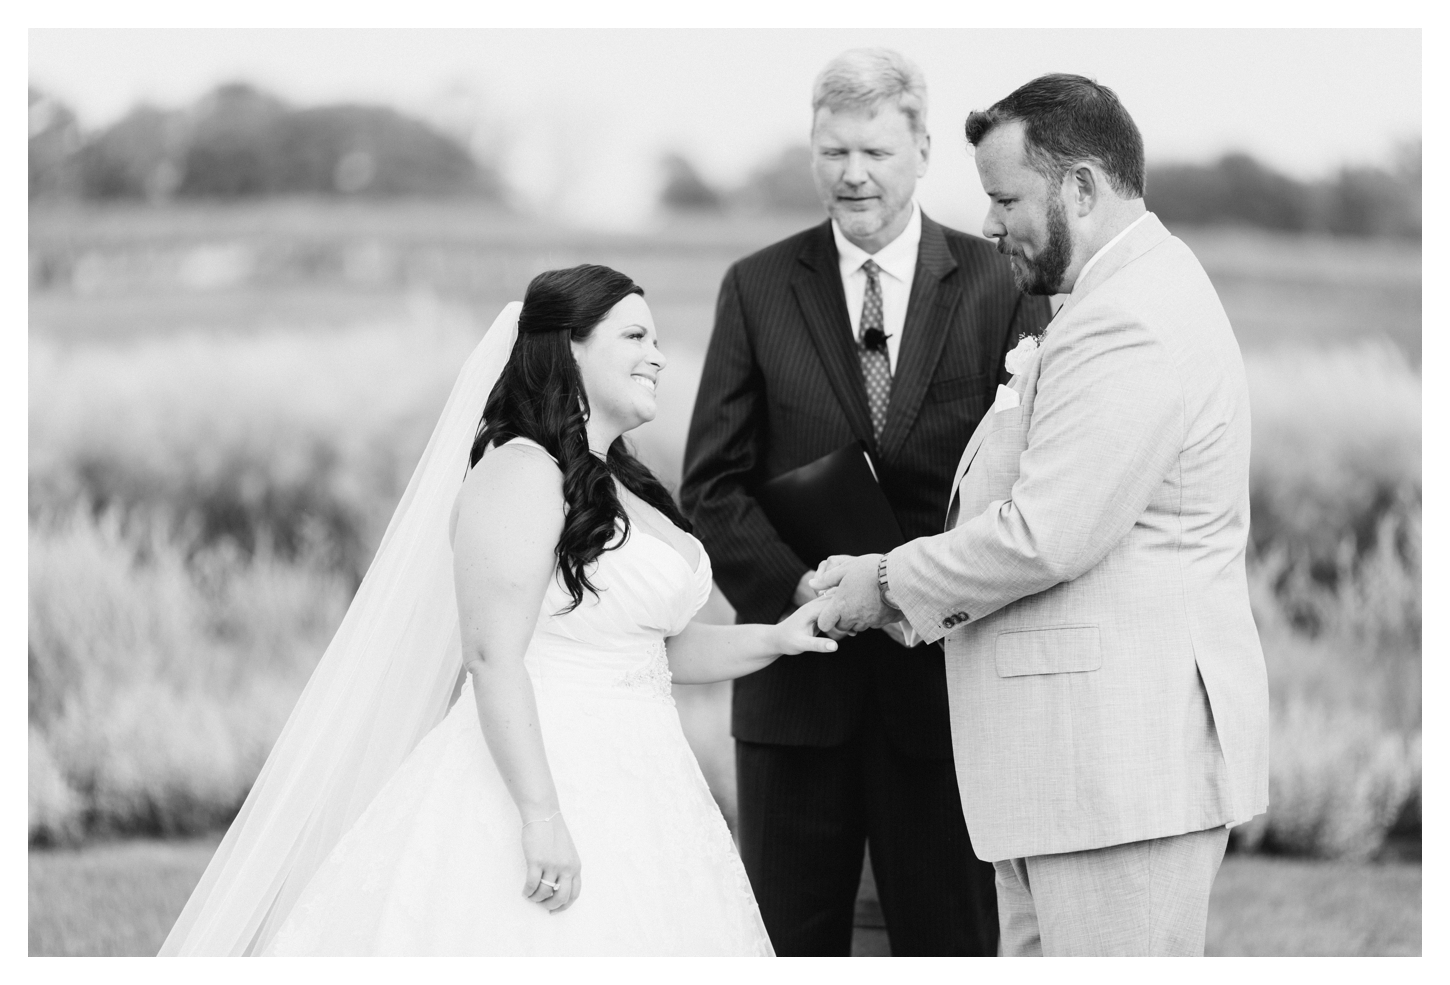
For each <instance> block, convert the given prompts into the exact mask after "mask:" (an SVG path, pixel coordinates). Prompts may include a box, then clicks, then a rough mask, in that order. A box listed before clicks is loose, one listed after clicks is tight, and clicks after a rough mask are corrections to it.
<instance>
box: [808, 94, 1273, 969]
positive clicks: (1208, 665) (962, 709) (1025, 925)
mask: <svg viewBox="0 0 1450 985" xmlns="http://www.w3.org/2000/svg"><path fill="white" fill-rule="evenodd" d="M966 131H967V139H968V141H970V142H971V143H972V144H973V146H975V148H976V163H977V171H978V174H979V175H980V177H981V180H982V186H983V188H984V189H985V190H986V192H987V195H988V197H989V198H990V199H991V206H990V211H989V213H988V217H987V220H986V224H985V226H984V230H983V231H984V233H985V234H986V235H987V236H989V237H991V238H993V239H996V240H997V245H998V249H999V250H1000V251H1001V252H1003V253H1006V254H1007V255H1008V256H1010V257H1011V260H1012V266H1013V270H1014V275H1015V277H1016V280H1017V283H1018V286H1019V287H1020V288H1021V289H1022V290H1024V291H1026V292H1028V293H1031V294H1056V293H1069V292H1070V296H1069V298H1068V299H1067V301H1066V302H1065V304H1064V305H1063V307H1062V309H1061V310H1060V311H1059V312H1058V314H1057V316H1056V318H1055V319H1054V320H1053V322H1052V324H1051V325H1049V326H1048V329H1047V331H1046V333H1045V334H1044V336H1043V340H1042V344H1041V346H1040V348H1035V347H1033V346H1031V345H1028V344H1024V345H1023V346H1021V347H1020V348H1019V349H1018V350H1017V351H1016V352H1015V353H1013V354H1011V355H1010V356H1009V360H1008V366H1009V369H1011V370H1012V371H1013V372H1014V373H1015V375H1014V376H1013V378H1012V381H1011V384H1010V386H1004V387H1000V388H999V390H998V393H997V399H996V401H995V402H994V404H993V405H992V407H991V409H990V410H989V412H988V413H987V415H986V417H985V418H984V419H983V421H982V423H981V424H980V425H979V426H978V427H977V430H976V432H975V433H974V434H973V435H972V438H971V441H969V442H968V443H967V447H966V451H965V452H964V453H963V455H962V458H961V461H960V463H959V464H958V466H957V472H956V478H955V479H954V480H953V483H952V505H951V506H950V508H949V510H948V516H947V524H946V532H945V533H942V534H938V535H936V536H931V537H922V538H919V539H917V540H914V541H911V542H909V543H907V544H905V545H903V546H902V547H899V548H897V549H896V550H893V551H891V552H890V553H889V554H887V555H885V556H884V557H883V556H881V555H873V556H867V557H861V558H855V559H832V560H831V561H830V562H828V565H835V566H834V567H830V568H829V570H827V571H824V572H823V573H822V575H820V576H819V577H818V578H817V579H816V581H815V582H814V584H815V585H816V587H817V588H819V589H822V590H827V589H830V588H832V587H834V588H835V597H834V599H833V601H832V603H831V605H829V606H828V607H827V609H826V611H825V612H824V613H823V614H822V616H821V618H820V620H819V622H820V626H821V628H822V629H823V630H827V631H834V632H840V631H846V632H850V631H858V630H861V629H864V628H867V627H873V626H883V625H886V624H888V623H892V622H893V621H899V622H900V623H901V624H902V625H903V626H904V627H905V629H906V633H907V637H908V639H909V640H910V639H911V638H913V637H914V638H917V639H920V640H924V641H926V642H928V643H930V642H934V641H936V640H942V639H944V640H945V646H946V670H947V690H948V697H949V701H950V705H951V726H952V740H953V744H954V746H955V750H956V766H957V777H958V785H959V787H960V789H961V793H962V808H963V812H964V813H965V815H966V819H967V828H968V830H969V831H970V832H971V836H972V845H973V847H974V848H975V849H976V852H977V854H978V855H979V856H980V857H981V858H983V859H986V860H989V861H991V862H992V863H993V864H994V865H995V866H996V871H997V899H998V912H999V916H1000V919H1001V923H1002V948H1003V952H1004V953H1005V954H1009V955H1025V954H1059V955H1062V954H1202V953H1203V940H1204V931H1205V923H1206V919H1207V909H1208V896H1209V890H1210V888H1211V887H1212V884H1213V879H1214V876H1215V874H1216V873H1217V871H1218V866H1219V863H1220V862H1221V861H1222V858H1223V853H1224V847H1225V844H1226V842H1227V840H1228V828H1227V826H1228V825H1232V824H1237V823H1240V822H1242V821H1246V820H1248V819H1249V818H1251V817H1253V816H1254V815H1255V814H1258V813H1260V812H1262V811H1264V810H1265V809H1266V807H1267V800H1268V704H1269V702H1268V688H1267V683H1266V678H1265V672H1264V660H1263V655H1262V653H1261V652H1260V649H1259V639H1258V635H1257V633H1256V631H1255V628H1254V622H1253V617H1252V615H1251V614H1250V611H1249V600H1248V590H1247V584H1246V581H1245V574H1244V550H1245V542H1246V538H1247V534H1248V525H1249V494H1248V470H1249V407H1248V393H1247V388H1246V384H1245V380H1244V370H1243V362H1242V359H1241V357H1240V355H1239V350H1238V345H1237V343H1236V342H1235V340H1234V336H1233V331H1232V329H1231V328H1230V327H1229V323H1228V319H1227V318H1226V317H1225V315H1224V311H1223V308H1222V306H1221V305H1220V304H1219V301H1218V296H1217V295H1216V294H1215V293H1214V289H1213V287H1212V285H1211V284H1210V283H1209V280H1208V277H1207V276H1206V275H1205V273H1204V271H1203V268H1202V267H1201V266H1200V265H1199V263H1198V261H1197V260H1196V259H1195V258H1194V256H1193V254H1192V253H1191V252H1190V251H1189V249H1188V247H1186V246H1184V245H1183V243H1182V242H1181V241H1180V240H1178V239H1176V238H1174V237H1173V236H1171V235H1170V234H1169V232H1168V230H1167V229H1165V228H1164V227H1163V224H1162V223H1161V222H1159V221H1158V219H1157V217H1156V216H1154V215H1153V214H1152V213H1151V212H1148V211H1147V210H1146V209H1145V207H1144V203H1143V179H1144V165H1143V141H1142V137H1141V135H1140V134H1139V132H1138V128H1137V126H1136V125H1135V124H1134V123H1133V120H1132V118H1131V117H1129V115H1128V113H1127V111H1126V110H1125V109H1124V108H1123V106H1122V104H1121V103H1119V101H1118V99H1117V97H1116V96H1115V95H1114V93H1113V92H1112V90H1110V89H1108V88H1107V87H1106V86H1101V85H1098V84H1096V83H1094V82H1092V81H1090V80H1088V79H1085V78H1082V77H1080V76H1075V75H1046V76H1043V77H1041V78H1038V79H1035V80H1033V81H1032V82H1029V83H1027V84H1026V85H1024V86H1023V87H1022V88H1020V89H1018V90H1017V91H1016V92H1014V93H1012V94H1011V95H1010V96H1008V97H1007V98H1006V99H1003V100H1002V101H1001V102H999V103H997V104H996V105H995V106H993V107H992V108H991V109H988V110H986V111H980V112H974V113H972V114H971V115H970V116H969V117H968V118H967V126H966ZM823 567H825V566H823Z"/></svg>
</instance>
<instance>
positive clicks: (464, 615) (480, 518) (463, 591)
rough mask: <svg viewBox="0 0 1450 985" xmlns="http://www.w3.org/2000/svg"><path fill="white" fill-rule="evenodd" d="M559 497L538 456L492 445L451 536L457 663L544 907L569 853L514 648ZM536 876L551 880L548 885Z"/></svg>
mask: <svg viewBox="0 0 1450 985" xmlns="http://www.w3.org/2000/svg"><path fill="white" fill-rule="evenodd" d="M563 502H564V498H563V485H562V477H561V476H560V474H559V470H558V467H557V466H555V465H554V463H553V461H552V460H550V459H549V457H548V456H547V455H545V454H544V453H542V452H540V451H539V450H537V449H533V448H528V447H516V446H505V447H501V448H497V449H494V450H492V451H490V452H489V453H488V454H487V455H485V456H484V458H483V460H482V461H480V462H479V464H478V465H477V466H476V467H475V468H474V469H473V470H472V471H471V472H470V473H469V475H468V478H467V479H466V480H465V481H464V484H463V490H462V492H461V493H459V497H458V507H457V514H456V517H455V527H454V535H453V574H454V583H455V586H456V590H457V592H458V616H459V629H460V632H461V635H462V639H463V662H464V666H466V667H467V668H468V670H469V672H470V674H471V675H472V677H473V694H474V699H475V700H476V701H477V703H478V720H479V723H480V724H481V725H482V727H483V737H484V740H485V741H486V742H487V743H488V750H489V752H490V753H491V754H492V756H493V760H494V762H495V763H496V764H497V765H498V771H499V773H500V774H501V775H502V776H503V780H504V783H505V784H506V785H507V786H508V791H509V794H510V795H511V796H512V797H513V799H514V803H515V804H516V805H517V806H518V809H519V819H520V822H521V823H522V824H523V825H524V827H523V835H522V836H523V842H524V855H525V858H526V859H527V861H528V863H529V869H528V875H527V877H526V884H525V887H524V893H525V895H527V896H529V898H530V899H532V900H534V901H535V902H542V903H544V905H545V906H546V907H548V908H549V909H551V910H553V909H560V908H563V907H566V906H568V904H569V903H571V902H573V899H574V897H575V896H577V895H578V871H579V858H578V854H577V853H576V852H575V851H574V846H573V842H572V841H571V840H570V838H569V834H568V828H567V827H566V826H565V825H564V819H563V818H562V817H561V816H556V815H558V811H559V797H558V793H557V792H556V791H555V789H554V778H553V775H552V774H551V773H550V771H549V761H548V758H547V757H546V756H545V754H544V743H543V739H542V737H541V734H540V730H539V713H538V709H537V706H536V705H535V703H534V689H533V685H532V684H531V683H530V681H529V675H528V671H527V670H526V669H525V668H524V651H525V650H527V649H528V645H529V640H530V639H531V638H532V637H533V634H534V626H535V623H536V622H537V621H538V614H539V607H540V606H541V605H542V604H543V600H544V593H545V591H546V590H547V589H548V586H549V580H550V579H551V578H552V577H553V573H554V564H555V560H554V545H555V544H556V543H558V540H559V533H560V531H561V530H562V529H563V526H564V510H563ZM545 819H548V820H545ZM535 822H537V823H535ZM543 879H547V880H549V881H550V882H557V883H559V888H558V889H557V890H553V891H551V889H550V888H549V887H548V886H545V885H544V884H543V882H542V880H543Z"/></svg>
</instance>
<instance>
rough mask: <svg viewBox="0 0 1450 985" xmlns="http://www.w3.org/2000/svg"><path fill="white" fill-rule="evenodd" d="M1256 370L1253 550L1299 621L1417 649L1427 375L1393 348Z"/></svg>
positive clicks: (1328, 353) (1291, 352)
mask: <svg viewBox="0 0 1450 985" xmlns="http://www.w3.org/2000/svg"><path fill="white" fill-rule="evenodd" d="M1246 368H1247V371H1248V374H1249V385H1250V389H1251V392H1252V395H1253V399H1252V412H1253V459H1252V468H1251V497H1252V517H1253V527H1252V545H1253V548H1254V550H1255V552H1256V554H1257V556H1258V559H1259V560H1260V561H1261V562H1262V563H1263V564H1264V565H1265V566H1267V567H1268V568H1269V569H1270V570H1272V571H1273V576H1274V589H1275V593H1276V595H1277V596H1278V597H1279V599H1280V601H1281V603H1282V604H1283V605H1284V606H1285V608H1286V610H1287V612H1288V614H1289V615H1290V617H1291V619H1292V621H1293V623H1294V625H1295V626H1297V627H1298V628H1301V629H1304V630H1306V631H1308V632H1310V633H1318V632H1320V631H1322V630H1325V629H1333V628H1335V627H1336V625H1339V628H1343V629H1345V630H1346V631H1350V632H1359V631H1372V632H1373V633H1375V634H1378V635H1383V636H1387V637H1389V638H1393V637H1394V636H1395V635H1396V634H1401V635H1403V636H1404V637H1405V638H1413V639H1414V640H1415V641H1416V642H1418V638H1419V632H1420V604H1419V599H1420V586H1419V570H1420V555H1419V551H1420V503H1421V483H1420V441H1421V414H1420V405H1421V389H1422V386H1421V380H1420V375H1419V373H1417V372H1416V371H1415V370H1414V369H1412V368H1411V367H1410V366H1409V364H1408V362H1407V361H1406V359H1405V357H1404V355H1403V354H1402V353H1401V352H1400V351H1399V350H1398V349H1396V348H1394V347H1393V346H1392V345H1390V344H1389V343H1387V342H1371V343H1365V344H1361V345H1358V346H1353V347H1344V348H1338V349H1326V350H1321V351H1317V352H1309V351H1305V350H1299V349H1286V350H1280V351H1278V352H1270V353H1263V354H1256V355H1255V356H1254V357H1253V358H1251V359H1249V360H1248V361H1247V367H1246ZM1341 624H1342V625H1341Z"/></svg>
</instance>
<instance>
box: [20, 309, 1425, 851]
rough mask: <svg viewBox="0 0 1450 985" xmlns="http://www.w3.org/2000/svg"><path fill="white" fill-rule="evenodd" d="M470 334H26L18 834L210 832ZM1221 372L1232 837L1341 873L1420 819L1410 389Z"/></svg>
mask: <svg viewBox="0 0 1450 985" xmlns="http://www.w3.org/2000/svg"><path fill="white" fill-rule="evenodd" d="M477 337H478V328H477V326H476V325H474V324H472V323H471V322H470V321H469V320H468V319H467V318H463V317H458V316H455V315H452V314H450V313H448V312H446V311H441V312H440V311H433V312H427V311H422V310H421V309H420V312H419V314H418V316H417V317H416V318H415V319H414V320H413V322H412V323H411V324H405V325H403V326H393V327H389V326H370V327H369V326H364V327H360V328H356V329H351V330H346V331H320V330H319V331H315V332H311V333H288V334H283V333H280V332H278V333H260V334H256V335H252V336H225V337H201V336H194V337H180V338H176V337H173V338H171V339H158V340H153V341H145V342H141V343H139V344H135V345H133V346H131V347H129V348H120V347H114V348H110V347H101V346H90V347H86V348H83V349H76V350H67V349H63V348H60V347H57V346H55V345H53V344H47V343H45V342H44V341H42V340H40V339H35V340H33V341H32V344H31V381H30V383H31V385H30V455H31V458H30V497H31V499H30V511H31V547H30V557H31V574H30V687H31V693H30V720H31V724H32V728H33V735H32V752H31V756H32V760H33V761H34V762H35V763H37V764H38V765H36V766H34V767H33V768H32V796H31V801H32V806H31V816H32V825H31V830H32V836H34V837H50V838H57V839H58V838H64V837H74V833H75V832H76V831H77V830H79V828H78V825H79V824H80V823H81V822H82V821H83V823H84V824H85V825H86V826H88V827H89V829H90V830H104V829H106V828H116V829H125V830H153V831H181V830H193V829H196V828H197V827H200V826H204V825H207V824H211V823H216V822H218V821H221V820H224V819H226V818H227V817H229V816H230V814H231V812H232V811H234V810H235V809H236V807H237V805H238V804H239V803H240V801H241V799H242V797H243V796H244V794H245V791H246V789H247V786H248V785H249V784H250V782H251V779H252V778H253V777H254V776H255V774H256V771H257V769H258V768H259V767H260V765H261V762H262V761H263V758H264V757H265V753H266V750H267V748H268V746H269V744H270V742H271V741H272V738H273V737H274V736H275V735H276V733H277V731H278V729H279V728H280V726H281V723H282V721H283V720H284V718H285V715H286V714H287V712H288V710H289V709H290V706H291V704H292V702H293V701H294V700H295V697H296V695H297V694H298V693H299V692H300V689H301V685H302V682H303V678H304V677H305V675H306V673H307V672H308V671H309V670H310V668H311V666H312V665H313V662H315V660H316V659H317V658H318V656H320V654H321V652H322V650H323V648H324V646H325V644H326V641H327V638H328V637H329V635H330V633H331V632H332V630H333V627H334V626H335V625H336V623H337V622H338V620H339V619H340V617H341V614H342V611H343V609H344V608H345V605H346V600H347V598H348V596H349V594H350V592H351V590H352V588H353V587H354V586H355V584H356V583H357V579H358V578H360V576H361V573H362V571H363V569H364V568H365V566H366V564H367V562H368V560H369V559H370V557H371V554H372V551H373V550H374V548H375V545H376V543H377V540H378V538H379V537H380V536H381V533H382V529H383V526H384V525H385V524H386V521H387V519H388V517H389V516H390V515H391V512H392V509H393V506H394V503H395V501H396V498H397V496H398V495H399V494H400V492H401V490H402V487H403V485H404V484H405V483H406V480H407V478H408V474H409V473H410V471H411V469H412V468H413V466H414V464H415V462H416V459H417V456H418V454H419V452H420V451H421V449H422V447H423V444H424V443H425V442H426V439H427V435H428V431H429V429H430V428H431V426H432V424H433V422H434V420H435V417H436V414H437V413H438V409H439V408H440V407H441V405H442V402H443V399H444V397H445V395H446V392H447V390H448V388H449V386H450V385H451V383H452V380H453V377H454V374H455V373H456V371H457V368H458V366H459V365H460V364H461V363H462V360H463V358H464V356H465V354H466V352H467V350H468V349H469V348H470V347H471V345H472V344H473V343H474V341H475V340H476V338H477ZM1247 364H1248V374H1249V382H1250V387H1251V398H1252V407H1253V414H1254V455H1253V463H1252V473H1251V484H1252V485H1251V494H1252V497H1253V521H1254V523H1253V534H1252V538H1253V541H1252V545H1251V558H1250V590H1251V595H1252V598H1253V603H1254V611H1255V617H1256V619H1257V621H1258V623H1259V627H1260V632H1261V635H1262V638H1263V642H1264V649H1265V654H1266V659H1267V663H1268V670H1269V677H1270V690H1271V695H1272V699H1273V709H1274V711H1273V716H1274V717H1273V723H1274V724H1273V728H1274V732H1273V748H1272V760H1271V761H1272V764H1273V778H1272V790H1271V798H1272V805H1271V808H1270V812H1269V814H1268V816H1267V817H1266V818H1261V819H1259V820H1258V821H1256V822H1254V823H1253V824H1251V825H1247V826H1244V827H1242V828H1239V829H1237V831H1236V833H1235V836H1234V841H1235V844H1237V845H1238V846H1240V847H1262V848H1265V849H1270V850H1277V851H1293V852H1304V853H1310V854H1323V855H1343V854H1352V855H1364V854H1368V853H1371V852H1372V851H1373V850H1374V849H1375V847H1377V846H1378V844H1379V843H1380V842H1381V841H1382V840H1383V838H1384V836H1385V834H1386V832H1387V831H1388V830H1390V829H1391V828H1392V827H1393V826H1394V825H1396V824H1399V825H1401V826H1409V827H1413V826H1414V825H1415V824H1416V823H1417V818H1418V811H1419V803H1420V800H1419V790H1420V765H1419V756H1420V751H1419V750H1420V746H1419V730H1420V722H1421V692H1420V665H1421V661H1420V639H1419V632H1420V612H1421V602H1420V515H1421V505H1420V504H1421V493H1420V490H1421V472H1420V457H1419V441H1420V433H1421V425H1420V392H1421V379H1420V376H1419V374H1418V373H1417V372H1416V371H1414V370H1413V369H1411V368H1410V367H1409V366H1408V365H1407V364H1406V363H1405V362H1404V360H1403V359H1402V358H1401V357H1400V356H1398V355H1397V354H1396V353H1395V351H1394V350H1391V349H1389V348H1387V347H1377V346H1364V347H1356V348H1351V349H1338V350H1294V351H1286V352H1280V353H1267V354H1255V353H1251V354H1250V356H1249V358H1248V360H1247ZM687 403H688V401H683V402H682V403H681V411H680V419H681V421H683V415H684V414H685V413H686V411H685V410H684V409H683V408H684V407H685V405H686V404H687ZM651 434H652V437H650V438H649V440H648V441H646V442H645V445H647V447H642V450H643V451H645V452H646V453H647V457H648V458H649V460H650V461H652V462H656V463H661V462H665V461H667V460H671V459H672V460H678V457H679V455H680V452H681V448H680V447H678V445H679V443H680V442H682V440H683V429H682V428H679V429H676V430H674V431H668V430H666V431H660V430H658V429H656V431H654V432H651ZM664 439H667V440H664ZM662 440H664V443H663V444H661V441H662ZM669 442H674V444H673V445H672V446H669V447H666V446H665V445H667V444H669ZM656 445H659V447H656ZM47 762H49V763H50V764H51V765H49V766H47V765H46V763H47ZM67 791H69V793H67ZM726 793H727V794H728V793H729V791H726ZM724 799H725V800H726V801H727V802H728V799H729V798H728V796H726V797H725V798H724ZM77 804H79V805H80V806H79V807H77V806H76V805H77ZM77 817H80V818H81V821H77Z"/></svg>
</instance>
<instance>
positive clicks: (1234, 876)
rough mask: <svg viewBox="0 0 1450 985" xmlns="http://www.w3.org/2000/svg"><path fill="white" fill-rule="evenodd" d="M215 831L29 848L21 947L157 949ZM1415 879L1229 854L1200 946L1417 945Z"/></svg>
mask: <svg viewBox="0 0 1450 985" xmlns="http://www.w3.org/2000/svg"><path fill="white" fill-rule="evenodd" d="M216 843H217V839H215V838H202V839H196V840H190V841H150V840H135V841H121V842H112V843H108V844H98V845H94V846H91V847H88V848H83V849H80V850H53V851H50V850H36V851H32V852H31V853H30V953H31V954H32V955H106V954H109V955H147V954H154V953H155V952H156V949H157V948H158V947H160V945H161V942H162V940H163V939H165V937H166V932H167V931H168V930H169V929H170V927H171V923H172V921H173V920H175V919H176V914H177V913H178V912H180V910H181V907H182V905H183V904H184V903H185V902H186V897H187V895H188V894H189V893H190V892H191V887H192V886H193V885H194V884H195V882H196V880H197V879H198V878H200V876H201V872H202V869H203V868H205V867H206V863H207V860H208V859H209V858H210V857H211V853H212V851H213V850H214V849H215V847H216ZM1420 886H1421V872H1420V864H1419V863H1418V862H1407V861H1391V862H1380V863H1347V862H1312V861H1304V860H1299V859H1280V858H1265V857H1262V856H1245V855H1230V856H1229V857H1228V858H1227V859H1225V861H1224V864H1223V869H1222V870H1221V871H1220V872H1219V877H1218V882H1217V884H1216V885H1215V886H1214V891H1213V902H1212V906H1211V909H1210V912H1209V921H1208V953H1209V954H1211V955H1311V954H1312V955H1390V954H1411V955H1417V954H1419V953H1420V892H1421V890H1420ZM868 892H869V889H868ZM858 912H859V917H858V923H860V924H861V926H860V927H858V929H857V932H856V941H855V948H854V950H855V953H856V954H859V955H863V956H864V955H879V954H885V953H887V949H886V940H885V938H886V932H885V931H884V930H882V929H880V927H879V922H880V921H879V918H876V916H875V915H876V913H877V912H879V911H876V910H875V909H874V907H872V906H871V905H870V902H868V901H866V900H863V905H862V906H861V907H860V909H859V911H858ZM871 924H877V925H878V926H871Z"/></svg>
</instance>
